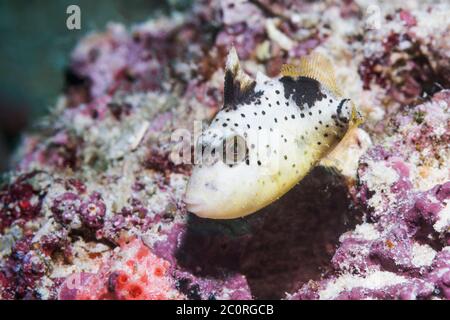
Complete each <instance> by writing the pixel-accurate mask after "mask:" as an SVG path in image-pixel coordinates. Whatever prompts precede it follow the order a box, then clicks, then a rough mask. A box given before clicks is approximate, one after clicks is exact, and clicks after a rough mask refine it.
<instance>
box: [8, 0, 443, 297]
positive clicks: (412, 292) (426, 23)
mask: <svg viewBox="0 0 450 320" xmlns="http://www.w3.org/2000/svg"><path fill="white" fill-rule="evenodd" d="M449 10H450V7H449V5H448V4H446V3H442V4H427V3H422V2H421V1H413V2H412V5H409V4H405V2H404V1H390V2H389V3H387V2H386V4H385V5H384V6H383V8H382V12H381V13H380V17H379V18H380V19H381V21H380V22H381V23H382V27H381V28H377V27H376V24H375V25H374V26H371V25H369V24H368V20H370V19H366V17H365V12H367V8H366V7H365V5H364V4H361V3H360V2H355V1H345V2H344V3H342V2H340V1H327V2H309V1H305V2H301V1H283V2H281V1H278V2H277V1H268V0H267V1H266V0H258V1H226V0H223V1H208V0H204V1H203V0H202V1H200V2H196V3H195V4H194V5H193V7H192V8H191V9H190V10H189V11H188V12H186V13H184V14H178V15H174V16H171V17H161V18H158V19H153V20H150V21H148V22H145V23H140V24H137V25H135V26H134V27H133V28H130V29H127V28H125V27H124V26H122V25H118V24H109V25H108V26H107V28H106V31H104V32H100V33H95V34H92V35H90V36H88V37H86V38H84V39H83V40H82V41H81V42H80V43H79V44H78V45H77V46H76V48H75V49H74V51H73V54H72V56H71V62H70V64H69V66H68V69H67V71H66V74H65V75H66V86H65V90H64V93H63V95H62V96H61V97H60V98H59V99H58V102H57V103H56V106H55V107H54V108H53V110H52V112H51V114H50V115H49V118H48V119H46V120H47V121H45V122H43V123H42V124H41V127H42V128H43V129H44V130H39V131H34V132H29V133H28V134H26V135H25V136H24V139H23V142H22V144H21V146H20V148H19V150H18V151H17V155H16V157H15V158H16V159H17V160H16V162H15V163H14V165H15V167H14V170H12V171H11V172H10V173H8V174H7V175H5V176H4V178H2V180H0V181H1V186H0V298H1V299H204V300H206V299H264V298H266V299H450V213H449V201H450V173H449V156H450V155H449V150H448V149H449V148H448V146H449V145H450V130H449V124H450V119H449V114H450V113H449V109H448V108H449V104H450V91H449V90H448V89H450V88H449V84H450V82H449V70H450V65H449V61H450V60H449V55H448V54H449V52H450V50H449V47H448V44H449V43H450V42H449V41H448V40H449V35H450V26H449V24H448V18H447V17H448V15H449ZM231 45H234V46H235V47H236V50H237V52H238V54H239V57H240V59H241V62H242V66H243V68H244V69H245V71H246V72H247V73H249V74H251V75H255V74H256V73H257V72H258V71H262V72H264V73H266V74H268V75H270V76H276V75H278V73H279V70H280V67H281V65H282V64H283V63H295V62H296V61H297V59H298V58H299V57H301V56H304V55H306V54H309V53H310V52H312V51H319V52H322V53H324V54H326V55H327V56H329V57H330V59H331V60H332V61H333V62H334V65H335V67H336V71H337V77H338V79H339V82H340V83H341V84H342V90H343V91H344V92H345V93H346V95H348V96H349V97H351V98H352V100H353V101H354V102H355V103H356V104H358V105H359V106H360V108H361V110H362V112H363V113H364V114H365V116H366V119H367V121H366V123H365V124H363V125H362V126H361V128H360V129H358V130H356V131H354V132H353V133H352V136H351V139H349V140H348V141H347V145H346V147H348V148H341V150H340V151H339V152H342V154H338V156H337V157H335V159H334V160H336V159H338V160H340V161H341V163H337V165H336V166H337V167H338V169H336V170H329V169H328V168H324V167H317V168H315V169H314V170H313V171H312V172H310V174H309V175H308V176H307V177H305V179H304V180H302V181H301V183H299V184H298V185H297V186H296V187H294V188H293V189H292V190H291V191H290V192H288V193H287V194H286V195H285V196H283V197H282V198H281V199H279V200H278V201H276V202H274V203H273V204H271V205H269V206H267V207H266V208H264V209H262V210H260V212H258V213H257V214H254V215H251V216H249V217H246V218H242V219H236V220H230V221H220V220H217V221H216V220H213V221H211V220H208V219H200V218H197V217H196V216H194V215H192V214H190V213H189V212H187V210H186V206H185V204H184V202H183V198H184V192H185V187H186V183H187V180H188V178H189V175H190V172H191V165H190V164H186V163H180V162H178V161H177V160H176V157H174V154H175V152H174V150H178V149H176V148H175V147H177V146H178V145H177V144H176V143H174V141H173V140H172V139H171V135H172V134H173V133H174V131H175V130H176V129H186V131H188V132H192V131H193V130H195V128H194V125H193V124H194V121H195V120H198V121H204V122H207V121H209V120H210V119H211V118H212V117H213V116H214V114H215V112H217V110H218V108H220V106H221V104H222V96H223V78H224V64H225V57H226V55H227V52H228V50H229V49H230V46H231ZM189 149H190V146H189ZM189 149H188V150H189ZM330 161H331V160H330Z"/></svg>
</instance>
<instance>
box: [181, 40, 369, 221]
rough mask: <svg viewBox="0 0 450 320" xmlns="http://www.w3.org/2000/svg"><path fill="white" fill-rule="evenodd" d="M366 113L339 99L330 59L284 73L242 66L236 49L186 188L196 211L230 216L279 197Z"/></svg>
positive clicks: (288, 68)
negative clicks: (265, 72) (252, 71)
mask: <svg viewBox="0 0 450 320" xmlns="http://www.w3.org/2000/svg"><path fill="white" fill-rule="evenodd" d="M360 121H361V118H360V116H359V113H358V111H357V110H356V108H355V106H354V105H353V103H351V101H350V100H349V99H345V98H343V97H342V96H341V93H340V90H338V89H337V85H336V82H335V78H334V72H333V68H332V66H331V64H330V62H329V60H327V59H326V58H324V57H323V56H321V55H312V56H309V57H307V58H304V59H302V60H301V61H300V63H299V65H298V66H293V65H284V66H283V68H282V70H281V76H280V77H279V78H274V79H270V78H268V77H267V76H265V75H263V74H261V73H259V74H257V76H256V80H253V79H251V78H250V77H249V76H248V75H247V74H245V73H244V71H243V70H242V69H241V67H240V64H239V60H238V57H237V54H236V51H235V50H234V48H233V49H232V50H231V51H230V53H229V56H228V59H227V65H226V73H225V86H224V106H223V108H222V109H221V110H220V111H219V112H218V113H217V115H216V116H215V118H214V119H213V120H212V122H211V124H210V126H209V128H208V129H206V130H205V131H204V132H203V133H202V135H201V137H200V138H199V141H198V146H199V148H198V149H200V150H201V151H202V155H203V157H202V160H203V161H202V163H200V164H197V165H196V166H195V167H194V170H193V172H192V176H191V178H190V180H189V183H188V186H187V191H186V198H185V201H186V204H187V209H188V211H190V212H193V213H195V214H196V215H198V216H200V217H206V218H215V219H230V218H237V217H242V216H246V215H248V214H251V213H253V212H255V211H257V210H259V209H261V208H263V207H265V206H267V205H268V204H270V203H271V202H273V201H274V200H276V199H278V198H279V197H281V196H282V195H283V194H284V193H286V192H287V191H288V190H289V189H291V188H292V187H293V186H294V185H295V184H296V183H298V182H299V181H300V180H301V179H302V178H303V177H304V176H305V175H306V174H307V173H308V172H309V171H310V170H311V168H313V167H314V166H315V165H316V164H317V162H318V161H320V159H321V158H323V157H324V156H325V155H326V154H327V153H329V152H330V151H331V150H332V149H333V148H334V147H335V146H336V144H337V143H338V142H339V141H341V140H342V138H343V137H344V135H345V134H346V132H347V131H348V130H349V128H350V127H352V126H356V125H358V124H359V123H360Z"/></svg>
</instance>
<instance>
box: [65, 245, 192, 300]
mask: <svg viewBox="0 0 450 320" xmlns="http://www.w3.org/2000/svg"><path fill="white" fill-rule="evenodd" d="M169 267H170V264H169V262H168V261H166V260H164V259H161V258H159V257H157V256H156V255H154V254H153V253H152V252H151V251H150V249H149V248H148V247H147V246H145V245H144V243H143V242H142V241H141V240H140V239H137V238H136V239H134V240H132V241H130V242H129V243H127V244H122V245H121V246H120V250H118V252H117V253H115V254H113V255H112V256H110V257H109V258H108V259H107V260H106V261H105V262H104V263H103V264H102V267H101V268H100V270H99V272H97V273H96V274H88V275H86V274H83V275H82V274H75V275H72V276H71V277H70V278H71V279H73V278H74V277H76V276H77V275H78V276H79V277H83V278H84V279H83V280H80V281H79V282H78V283H79V285H78V286H77V288H76V294H75V299H79V300H98V299H120V300H167V299H181V298H183V295H182V294H180V293H179V292H178V291H177V290H176V289H175V285H174V280H173V279H172V278H171V277H170V276H169V275H168V274H167V272H168V269H169ZM69 281H70V280H69ZM67 284H68V279H67V280H66V284H65V285H63V287H69V286H68V285H67ZM69 289H72V288H70V287H69ZM63 298H64V297H63Z"/></svg>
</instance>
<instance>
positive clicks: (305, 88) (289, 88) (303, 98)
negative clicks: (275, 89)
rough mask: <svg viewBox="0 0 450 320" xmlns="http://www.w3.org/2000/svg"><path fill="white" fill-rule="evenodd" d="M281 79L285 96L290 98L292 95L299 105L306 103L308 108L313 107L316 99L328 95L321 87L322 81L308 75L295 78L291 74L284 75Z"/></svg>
mask: <svg viewBox="0 0 450 320" xmlns="http://www.w3.org/2000/svg"><path fill="white" fill-rule="evenodd" d="M280 81H281V83H282V84H283V87H284V97H285V98H286V99H289V98H290V97H291V96H292V100H294V101H295V103H296V104H297V106H299V107H301V106H303V105H304V104H305V103H306V104H307V106H308V108H312V107H313V106H314V104H315V103H316V101H320V100H322V99H323V98H325V97H326V95H325V94H324V93H323V92H322V90H321V89H320V83H319V82H318V81H317V80H314V79H311V78H307V77H298V78H296V79H294V78H292V77H289V76H284V77H282V78H281V79H280Z"/></svg>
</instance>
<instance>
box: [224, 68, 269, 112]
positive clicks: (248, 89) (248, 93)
mask: <svg viewBox="0 0 450 320" xmlns="http://www.w3.org/2000/svg"><path fill="white" fill-rule="evenodd" d="M255 86H256V82H255V81H253V82H251V83H250V84H248V85H247V86H242V84H241V82H240V81H239V80H237V79H236V78H235V77H234V76H233V73H232V72H231V71H230V70H228V71H227V72H226V73H225V84H224V90H223V107H224V109H236V106H237V105H239V104H250V103H252V102H255V101H257V100H258V99H260V98H261V96H262V95H263V93H264V92H263V91H257V92H256V91H255Z"/></svg>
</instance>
